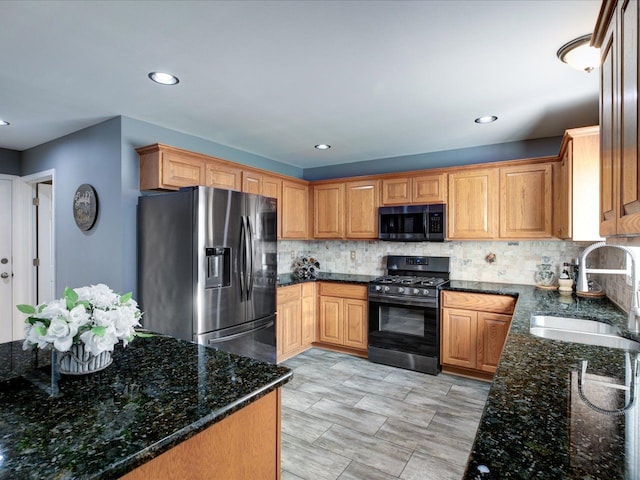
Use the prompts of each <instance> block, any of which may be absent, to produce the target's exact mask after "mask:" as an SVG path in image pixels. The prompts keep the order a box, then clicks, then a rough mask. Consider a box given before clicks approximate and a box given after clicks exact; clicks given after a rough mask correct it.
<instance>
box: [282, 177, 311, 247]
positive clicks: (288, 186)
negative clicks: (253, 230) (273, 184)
mask: <svg viewBox="0 0 640 480" xmlns="http://www.w3.org/2000/svg"><path fill="white" fill-rule="evenodd" d="M281 203H282V208H281V210H280V212H281V215H280V217H281V219H282V222H281V229H282V238H286V239H299V240H306V239H307V238H309V223H308V218H309V187H308V186H307V184H306V183H303V182H295V181H292V180H282V202H281Z"/></svg>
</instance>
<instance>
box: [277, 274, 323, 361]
mask: <svg viewBox="0 0 640 480" xmlns="http://www.w3.org/2000/svg"><path fill="white" fill-rule="evenodd" d="M315 300H316V294H315V284H314V283H311V282H307V283H302V284H297V285H290V286H286V287H278V292H277V311H278V315H277V320H276V361H277V362H282V361H283V360H286V359H287V358H290V357H292V356H294V355H297V354H298V353H300V352H303V351H304V350H307V349H308V348H310V347H311V344H312V343H313V342H314V341H315V329H316V308H315Z"/></svg>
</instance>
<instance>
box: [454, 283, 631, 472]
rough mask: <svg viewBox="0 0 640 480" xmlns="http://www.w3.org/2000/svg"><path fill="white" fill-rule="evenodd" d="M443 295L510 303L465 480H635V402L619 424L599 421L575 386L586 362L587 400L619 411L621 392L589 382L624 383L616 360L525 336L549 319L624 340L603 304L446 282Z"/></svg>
mask: <svg viewBox="0 0 640 480" xmlns="http://www.w3.org/2000/svg"><path fill="white" fill-rule="evenodd" d="M446 288H447V289H450V290H459V291H469V292H484V293H496V294H504V295H514V296H515V295H517V298H518V301H517V304H516V309H515V312H514V315H513V320H512V324H511V328H510V331H509V336H508V337H507V341H506V344H505V347H504V350H503V353H502V357H501V359H500V364H499V366H498V370H497V372H496V374H495V376H494V380H493V383H492V386H491V390H490V392H489V397H488V400H487V403H486V406H485V410H484V414H483V417H482V420H481V422H480V425H479V428H478V432H477V434H476V439H475V444H474V447H473V450H472V453H471V455H470V458H469V463H468V465H467V471H466V473H465V477H464V478H465V479H467V480H471V479H474V480H479V479H483V480H484V479H527V480H530V479H540V480H543V479H544V480H547V479H548V480H559V479H590V480H596V479H607V480H613V479H638V478H640V470H639V469H640V465H639V464H638V462H637V460H636V456H637V452H638V451H640V407H639V406H637V405H638V404H640V400H639V401H638V402H636V403H635V404H634V405H636V406H634V407H633V408H631V409H630V410H629V411H628V412H627V413H626V414H624V415H619V416H613V415H608V414H604V413H599V412H598V411H596V410H594V409H593V408H591V407H590V406H588V405H587V403H586V402H585V401H584V400H583V399H582V398H581V396H580V393H579V389H578V386H577V383H578V370H579V368H580V364H581V360H587V362H588V363H587V365H588V369H587V377H586V378H587V380H588V381H587V383H586V384H585V387H584V393H585V394H586V397H587V398H588V400H589V401H590V402H592V403H593V404H595V405H596V406H599V407H602V408H607V409H609V410H612V409H615V408H620V407H622V406H623V405H624V402H625V399H624V392H622V391H620V390H614V389H612V388H609V387H607V386H603V385H601V384H596V383H594V382H593V381H592V380H602V381H605V382H608V383H624V382H625V361H626V356H625V355H626V354H625V352H624V351H623V350H615V349H609V348H605V347H597V346H588V345H579V344H574V343H563V342H558V341H554V340H547V339H542V338H539V337H536V336H534V335H532V334H531V333H529V324H530V317H531V315H532V314H549V315H557V316H567V317H580V318H590V319H595V320H600V321H604V322H608V323H614V324H616V325H618V326H619V327H621V329H622V330H623V331H624V334H625V336H628V337H632V338H633V335H631V334H629V333H628V332H627V331H626V321H627V317H626V314H624V313H623V312H621V311H620V310H619V309H618V308H617V307H615V306H614V305H613V304H612V303H611V302H609V300H607V299H604V298H603V299H594V298H580V297H576V296H575V295H570V296H565V295H560V294H559V293H558V292H556V291H548V290H540V289H537V288H535V287H534V286H527V285H508V284H495V283H488V284H485V283H481V282H462V281H452V282H451V285H449V286H448V287H446ZM632 358H633V357H632ZM591 375H597V377H592V376H591Z"/></svg>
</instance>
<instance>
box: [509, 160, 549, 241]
mask: <svg viewBox="0 0 640 480" xmlns="http://www.w3.org/2000/svg"><path fill="white" fill-rule="evenodd" d="M551 171H552V165H551V164H550V163H538V164H534V165H521V166H515V167H503V168H500V237H501V238H549V237H551V219H552V217H551V215H552V210H551V195H552V187H551V184H552V173H551Z"/></svg>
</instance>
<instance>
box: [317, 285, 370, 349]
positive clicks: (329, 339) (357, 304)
mask: <svg viewBox="0 0 640 480" xmlns="http://www.w3.org/2000/svg"><path fill="white" fill-rule="evenodd" d="M318 287H319V302H318V314H319V322H318V339H317V341H318V343H319V344H320V345H329V346H332V347H334V348H335V347H339V348H338V350H344V351H347V352H350V353H355V354H358V355H361V356H366V352H367V346H368V344H367V338H368V335H367V328H368V322H367V286H366V285H354V284H346V283H329V282H320V283H319V284H318Z"/></svg>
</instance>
